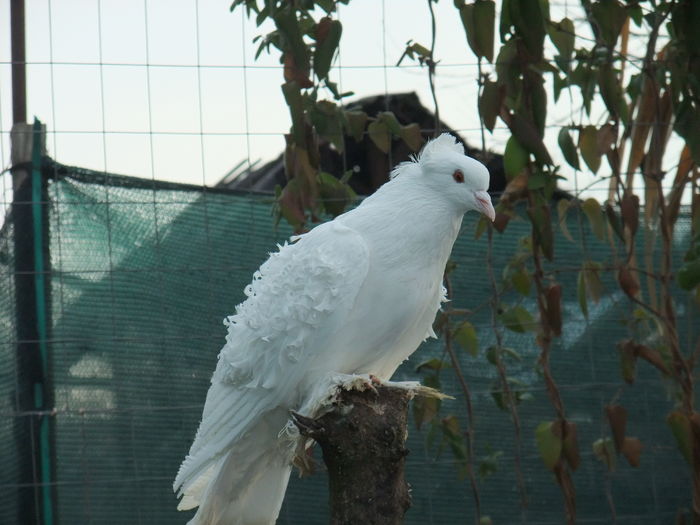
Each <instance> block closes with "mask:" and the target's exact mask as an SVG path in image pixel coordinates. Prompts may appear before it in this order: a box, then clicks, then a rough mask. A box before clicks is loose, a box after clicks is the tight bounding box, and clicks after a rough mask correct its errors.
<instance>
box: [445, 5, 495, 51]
mask: <svg viewBox="0 0 700 525" xmlns="http://www.w3.org/2000/svg"><path fill="white" fill-rule="evenodd" d="M455 6H456V7H457V8H458V9H459V16H460V18H461V19H462V25H463V26H464V32H465V34H466V36H467V42H468V43H469V47H470V48H471V50H472V51H473V52H474V54H475V55H476V56H477V58H485V59H486V60H488V61H489V62H493V26H494V20H495V17H496V5H495V3H494V2H493V1H491V0H478V1H477V2H475V3H473V4H465V3H464V2H463V1H462V2H459V1H457V2H455Z"/></svg>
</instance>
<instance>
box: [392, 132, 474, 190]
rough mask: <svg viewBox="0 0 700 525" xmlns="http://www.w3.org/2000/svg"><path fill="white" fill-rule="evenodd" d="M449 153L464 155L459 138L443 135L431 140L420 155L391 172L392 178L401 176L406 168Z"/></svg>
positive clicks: (414, 156) (447, 134)
mask: <svg viewBox="0 0 700 525" xmlns="http://www.w3.org/2000/svg"><path fill="white" fill-rule="evenodd" d="M447 152H451V153H458V154H459V155H464V146H463V145H462V144H461V143H460V142H458V141H457V138H456V137H454V136H453V135H450V134H449V133H443V134H442V135H440V136H439V137H437V138H434V139H432V140H429V141H428V142H427V144H426V145H425V146H423V149H422V150H421V152H420V153H419V154H418V155H411V156H410V159H411V160H407V161H405V162H402V163H400V164H398V165H397V166H396V167H395V168H394V169H393V170H391V174H390V177H391V178H392V179H393V178H394V177H396V176H397V175H400V174H401V173H402V172H403V171H404V170H405V169H406V168H408V167H410V166H413V165H416V164H423V162H425V161H426V160H428V159H430V158H431V157H432V156H434V155H439V154H440V153H447Z"/></svg>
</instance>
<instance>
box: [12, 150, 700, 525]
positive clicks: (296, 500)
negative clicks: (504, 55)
mask: <svg viewBox="0 0 700 525" xmlns="http://www.w3.org/2000/svg"><path fill="white" fill-rule="evenodd" d="M42 174H43V177H44V178H45V180H46V181H47V183H48V188H47V190H48V191H47V197H48V200H47V201H46V202H43V203H42V208H44V210H45V211H46V214H47V228H48V232H49V234H48V239H47V246H46V255H47V258H48V261H50V267H49V269H48V271H47V273H46V275H45V276H46V280H47V292H48V297H47V306H48V308H49V311H48V316H47V319H48V323H49V326H48V334H47V339H46V341H45V342H46V344H47V345H48V349H49V356H48V363H49V366H50V378H51V379H50V384H47V385H46V387H47V388H50V389H51V391H50V392H48V391H47V395H50V397H51V399H52V400H53V402H52V404H51V405H49V408H46V409H31V408H29V409H27V408H26V407H22V406H21V403H22V399H21V396H20V394H21V391H22V388H23V386H22V385H23V383H24V382H26V377H24V376H23V374H26V373H27V371H26V367H27V366H29V367H30V368H31V366H32V365H31V364H29V363H27V362H23V361H22V360H21V359H19V357H20V356H19V355H18V348H26V347H27V346H28V345H32V344H34V343H36V341H31V340H20V341H18V340H17V337H16V334H17V333H22V332H21V330H19V332H18V326H17V323H22V322H25V323H26V322H27V321H28V320H27V319H24V320H22V319H21V317H18V305H19V306H20V308H19V313H20V314H21V303H22V297H18V296H17V294H16V293H15V291H16V289H17V284H18V281H17V273H16V271H15V267H14V263H15V262H16V257H17V252H16V249H15V248H16V247H15V246H14V244H13V242H14V241H13V238H14V237H13V236H14V235H15V234H16V233H17V230H16V228H17V225H16V223H15V221H14V216H12V215H11V216H10V217H9V219H8V221H7V223H6V224H5V228H4V231H3V235H2V237H1V238H0V250H1V251H0V254H1V257H0V262H1V263H2V272H1V273H2V280H1V281H0V282H1V283H2V285H1V286H2V288H3V293H1V294H0V297H2V310H3V314H2V316H0V318H1V319H2V320H3V322H2V325H1V326H2V334H1V337H0V341H2V346H1V347H0V348H2V354H3V355H2V363H3V366H2V367H1V368H0V372H1V374H2V375H1V376H0V394H1V395H0V399H2V407H1V409H0V411H1V413H2V415H3V418H2V421H3V423H2V425H0V435H2V436H3V439H2V440H1V442H2V447H3V453H2V454H0V458H2V462H3V465H2V472H3V482H2V487H3V490H2V491H1V492H0V494H1V496H0V497H1V498H2V505H0V509H1V510H0V512H1V513H2V514H1V516H0V521H2V522H3V523H16V522H17V521H16V520H17V515H18V514H17V513H18V512H21V509H20V508H18V507H19V506H21V505H30V506H37V507H38V508H42V505H43V504H49V505H51V506H52V508H53V510H54V514H55V516H56V518H57V520H58V521H60V522H62V523H176V522H180V521H184V520H185V517H183V516H182V515H178V513H177V512H176V511H175V504H176V501H175V497H174V495H173V494H172V490H171V483H172V479H173V475H174V473H175V471H176V470H177V466H178V464H179V462H180V460H181V459H182V457H183V454H184V453H185V452H186V451H187V448H188V446H189V442H190V440H191V438H192V436H193V434H194V431H195V430H196V426H197V424H198V420H199V417H200V414H201V403H202V401H203V399H204V395H205V392H206V389H207V387H208V382H209V378H210V374H211V371H212V370H213V366H214V364H215V360H216V355H217V353H218V351H219V348H220V347H221V345H222V342H223V338H224V335H225V331H224V327H223V325H222V318H223V317H224V316H225V315H226V314H227V313H230V312H231V311H232V310H233V307H234V306H235V305H236V304H237V303H238V302H239V301H240V300H242V299H243V292H242V290H243V287H244V285H245V284H246V283H247V282H248V281H249V279H250V276H251V275H252V273H253V272H254V271H255V269H256V268H257V267H258V265H259V264H260V261H262V260H263V259H264V258H265V257H266V254H267V253H268V252H269V251H271V250H274V249H275V244H276V243H277V242H280V241H282V240H283V239H284V238H286V237H287V235H288V234H289V233H290V232H289V231H288V230H287V228H286V227H284V226H283V225H282V226H280V227H279V229H274V228H273V226H272V222H271V219H270V211H269V202H268V201H267V200H266V198H260V197H258V198H252V197H250V196H246V195H241V194H239V193H237V192H232V191H225V190H220V191H214V190H209V191H206V192H203V191H202V190H201V188H195V187H192V186H180V185H175V184H169V183H154V182H153V181H149V180H144V179H134V178H127V177H121V176H117V175H112V174H106V173H102V172H91V171H88V170H83V169H75V168H69V167H65V166H61V165H57V164H55V163H53V162H51V161H48V160H47V161H45V164H44V167H43V170H42ZM570 221H571V224H570V227H571V230H572V231H575V228H576V227H577V226H576V222H577V218H575V217H572V218H571V219H570ZM473 227H474V222H473V218H471V217H469V216H468V218H467V220H466V222H465V225H464V231H463V233H462V235H461V236H460V237H459V239H458V242H457V245H456V246H455V250H454V261H455V262H456V264H457V269H456V270H455V271H454V274H453V278H452V280H453V283H452V284H453V287H454V296H455V298H456V301H457V304H456V305H455V306H456V307H460V308H468V309H470V310H472V311H473V312H474V313H473V315H472V316H471V318H470V319H471V320H472V322H473V324H474V326H475V327H476V329H477V332H478V334H479V337H480V346H481V347H482V348H483V349H485V348H487V347H488V346H490V345H491V344H493V342H494V341H492V340H491V339H493V335H492V332H491V319H490V312H489V310H488V309H487V308H484V307H483V302H484V300H485V298H488V297H489V293H490V290H489V285H488V279H487V276H486V269H485V268H484V264H483V261H484V260H485V257H486V246H485V243H484V242H481V241H476V240H474V239H473V235H472V231H473ZM678 228H679V232H678V235H679V236H683V235H686V234H688V231H689V223H688V220H687V218H683V219H682V220H681V221H680V222H679V226H678ZM528 232H529V225H528V224H527V223H526V222H525V221H514V222H513V224H512V227H511V228H509V230H508V232H507V234H504V235H503V236H497V237H496V238H495V239H494V245H493V258H494V264H495V267H496V268H500V267H503V266H504V265H505V264H506V262H507V261H508V260H509V259H510V258H511V256H512V253H513V252H514V250H515V249H516V245H517V243H518V242H519V240H520V238H521V237H523V236H526V235H527V234H528ZM581 233H582V235H584V236H587V237H588V241H589V245H588V246H589V248H588V249H589V252H590V253H589V256H591V257H593V258H596V259H597V260H600V261H601V262H603V263H605V260H606V259H605V258H606V257H608V256H609V255H608V251H607V246H606V245H605V244H604V243H601V242H599V241H597V240H596V239H595V238H594V237H593V236H592V235H591V234H590V232H588V231H587V229H586V228H584V229H583V230H582V232H581ZM557 254H558V256H557V260H556V264H553V265H552V267H551V268H550V269H551V270H552V271H557V272H559V278H560V282H561V283H562V284H563V289H564V300H563V310H564V329H563V337H562V338H561V340H560V341H559V342H558V343H557V344H556V347H555V349H554V352H555V353H556V360H555V365H554V373H555V374H556V377H557V378H558V381H559V382H560V385H561V390H562V395H563V397H564V400H565V403H566V405H567V408H568V410H569V413H570V414H571V416H570V417H571V418H572V420H573V421H575V422H576V423H577V425H578V427H579V441H580V443H581V450H582V466H581V468H580V470H579V471H578V472H577V473H576V476H575V483H576V486H577V494H578V496H577V499H578V512H579V519H580V521H581V522H582V523H610V521H611V516H612V514H611V513H612V512H613V511H612V510H611V506H610V505H611V503H609V501H608V498H610V501H611V502H612V504H613V505H614V513H615V515H616V517H617V522H618V523H667V522H669V521H671V520H672V518H673V516H674V515H675V513H676V512H677V509H679V508H682V507H684V505H687V494H686V490H685V488H686V487H687V485H688V483H689V481H688V474H687V470H686V468H685V465H684V464H683V460H682V458H681V456H680V455H679V453H678V451H677V450H676V448H675V445H674V442H673V438H672V436H671V435H670V433H669V431H668V429H667V428H666V426H665V424H663V417H664V414H665V413H666V412H667V410H668V406H669V400H668V399H666V396H665V394H664V388H663V385H662V384H661V382H660V379H659V376H658V375H656V374H655V373H654V372H652V371H651V370H648V369H640V370H639V376H638V378H637V382H636V384H635V386H634V388H633V389H629V390H624V391H623V389H622V385H623V383H622V381H621V379H620V373H619V363H618V359H619V357H618V354H617V352H616V351H615V348H614V342H615V341H617V340H618V339H621V338H623V337H624V336H625V334H626V328H625V325H624V322H623V321H624V319H625V312H626V309H627V308H628V307H627V306H626V301H625V300H624V297H623V296H622V294H621V292H619V291H615V290H616V287H615V285H614V283H612V282H605V294H604V296H603V298H602V299H601V301H600V302H599V303H598V304H597V305H591V311H590V312H589V318H588V319H586V318H584V316H583V314H582V313H581V311H580V308H579V305H578V300H577V297H576V290H577V286H576V283H575V281H576V275H577V271H578V269H579V268H580V259H581V253H580V245H579V244H577V243H571V242H570V241H568V240H566V239H565V238H563V237H562V236H559V237H558V238H557ZM32 277H34V276H32ZM525 304H526V306H529V307H532V306H533V305H532V304H529V303H528V302H527V301H526V303H525ZM680 315H681V316H683V321H682V322H681V323H680V325H681V326H687V328H688V330H689V333H691V332H697V330H698V328H699V327H698V317H697V316H696V315H694V314H693V311H692V309H691V308H690V307H688V309H687V310H685V311H683V312H681V313H680ZM31 321H32V319H29V322H31ZM505 344H507V345H508V346H511V347H513V348H516V349H518V352H520V354H521V356H522V361H518V362H516V363H514V364H513V365H512V366H511V369H510V373H511V374H512V375H513V377H515V378H517V379H518V380H519V381H521V385H522V386H521V387H520V388H521V389H522V391H523V392H527V393H528V394H530V395H532V397H533V399H532V400H529V401H523V403H522V404H521V405H520V406H519V413H520V421H521V425H522V437H521V439H520V441H521V446H522V472H523V475H524V479H525V485H526V488H527V494H528V499H529V505H528V507H527V508H526V509H523V508H521V506H520V504H519V496H518V493H517V489H516V483H515V473H514V468H513V453H514V449H515V438H514V434H513V430H512V424H511V422H510V419H509V417H508V414H507V413H506V412H502V411H500V410H498V408H497V405H496V404H495V403H494V397H493V395H494V392H498V388H497V387H494V383H495V382H496V381H497V376H496V371H495V370H494V368H493V367H492V366H490V365H489V364H488V362H487V361H486V360H484V359H483V358H474V357H471V356H470V355H469V354H466V353H465V354H462V355H461V356H460V361H461V365H462V368H463V369H464V371H465V373H466V375H467V379H468V382H469V384H470V387H471V389H472V393H473V400H474V406H475V418H474V422H473V424H474V429H475V430H474V432H475V436H474V437H475V443H476V449H475V456H476V459H477V464H480V465H481V464H483V465H485V466H484V467H483V469H484V471H483V474H484V476H485V477H484V478H483V479H481V480H480V483H481V504H482V508H483V512H484V513H488V514H489V515H490V516H491V517H492V518H493V520H494V522H495V523H516V522H526V523H542V524H544V523H559V522H561V520H562V510H561V505H560V498H561V496H560V494H559V491H558V488H557V486H556V484H555V483H554V482H553V480H552V479H551V473H550V472H549V471H548V470H546V469H545V468H544V466H543V465H542V462H541V459H540V457H539V453H538V451H537V448H536V445H535V440H534V434H533V432H534V427H535V426H536V425H537V424H538V423H539V422H540V421H542V420H546V419H547V418H548V417H550V416H549V414H550V413H551V406H550V405H549V401H548V399H547V394H546V392H545V388H544V385H543V384H542V381H541V378H540V377H538V375H537V373H536V371H535V366H534V361H535V360H536V357H537V351H536V350H535V348H534V343H533V337H532V335H531V334H529V333H523V334H518V333H509V334H508V335H507V336H506V341H505ZM18 345H19V347H18ZM443 352H444V349H443V347H442V345H441V344H440V343H439V342H428V343H427V344H425V345H424V346H423V347H421V349H420V350H419V351H418V352H417V353H416V354H415V355H414V356H413V357H412V358H411V360H410V361H409V362H407V363H405V364H404V365H403V366H402V367H401V369H400V370H399V372H398V373H397V377H398V378H400V379H409V378H410V379H415V378H416V376H417V375H418V373H417V372H416V370H415V369H416V366H417V365H418V364H419V363H421V362H424V361H426V360H428V359H430V358H432V357H439V356H441V355H442V353H443ZM443 389H444V390H445V391H446V392H447V393H450V394H454V395H458V392H459V389H458V386H457V384H456V382H455V380H454V379H450V375H447V374H446V375H445V376H444V384H443ZM618 396H622V397H623V398H624V399H623V400H624V402H625V405H626V406H628V409H629V422H628V433H629V434H631V435H635V436H638V437H639V438H640V439H641V441H642V442H643V443H644V454H643V455H642V460H641V465H640V466H639V467H638V468H636V469H634V468H632V467H630V466H629V465H627V464H626V463H625V462H624V461H623V459H622V458H620V459H619V460H618V465H617V468H616V470H615V471H614V472H612V473H609V474H608V473H606V472H605V470H606V469H605V468H604V466H603V464H602V463H600V461H598V460H597V459H596V458H595V456H594V453H593V450H592V448H591V444H592V443H593V442H594V441H595V440H596V439H598V438H600V437H601V436H603V435H605V430H604V422H603V418H604V416H603V406H604V405H605V404H606V403H608V402H609V401H610V400H611V399H614V398H615V397H618ZM462 403H463V400H462V399H460V398H459V397H458V399H456V400H454V401H450V402H447V403H446V405H445V407H444V410H445V411H447V412H449V411H452V412H454V413H456V414H463V413H464V409H463V408H462ZM460 419H461V420H462V421H463V420H464V418H463V417H462V416H461V415H460ZM30 422H31V424H29V423H30ZM42 422H47V424H48V425H49V428H50V431H49V432H50V433H49V435H50V439H49V441H48V442H47V443H46V449H42V448H41V442H40V441H39V440H37V439H36V437H35V436H32V435H30V432H38V431H39V429H40V427H41V424H42ZM430 441H431V439H430V438H429V436H428V435H427V430H425V429H423V430H421V431H418V430H416V429H414V428H412V429H411V433H410V437H409V448H410V449H411V455H410V458H409V461H408V474H407V475H408V480H409V482H410V483H411V485H412V494H413V508H412V509H411V510H410V512H409V513H408V515H407V523H431V524H445V523H457V522H461V521H464V520H465V519H467V518H465V516H470V515H471V514H472V512H473V504H472V502H471V496H470V493H469V489H468V485H467V482H466V481H465V480H464V479H463V477H462V475H461V474H460V463H459V461H458V459H456V458H455V457H453V456H452V454H451V453H450V452H449V450H446V449H445V447H444V445H440V444H439V439H438V440H437V442H435V441H436V440H435V438H433V443H432V444H431V443H430ZM27 446H32V447H36V449H35V450H25V451H24V452H25V453H31V454H30V455H29V456H28V457H33V458H35V459H36V461H48V462H50V463H51V465H52V467H51V472H52V477H51V478H50V479H49V480H42V479H40V478H37V477H36V476H37V475H38V472H39V470H40V469H38V468H37V466H36V465H33V467H32V466H31V465H30V471H29V473H27V472H23V470H22V469H25V468H27V465H26V464H25V463H23V461H24V460H23V457H24V456H23V450H22V449H23V447H27ZM494 458H495V459H494ZM487 465H491V467H488V466H487ZM320 470H321V472H319V473H317V474H316V475H314V476H312V477H311V478H308V479H294V480H293V481H292V483H291V486H290V489H289V492H288V496H287V499H286V502H285V506H284V508H283V510H282V513H281V516H280V523H289V524H294V523H325V522H326V520H327V509H326V507H325V476H324V474H323V472H322V468H321V469H320ZM492 471H493V472H492ZM21 480H24V481H21ZM45 483H48V484H49V487H50V491H49V493H48V494H49V495H48V496H47V497H48V498H49V500H48V501H45V502H43V503H42V499H41V498H42V491H41V490H38V491H36V492H35V490H34V489H36V488H42V487H45V485H44V484H45ZM40 514H41V513H40Z"/></svg>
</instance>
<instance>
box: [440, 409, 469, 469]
mask: <svg viewBox="0 0 700 525" xmlns="http://www.w3.org/2000/svg"><path fill="white" fill-rule="evenodd" d="M441 429H442V437H443V439H444V440H445V441H446V442H447V444H448V445H449V446H450V450H451V451H452V455H453V456H454V457H455V459H456V460H457V463H458V465H459V467H460V468H459V475H460V477H462V478H464V477H465V476H466V473H467V458H468V457H469V454H468V452H467V446H466V443H465V441H464V435H463V434H462V431H461V429H460V427H459V420H458V419H457V417H456V416H448V417H446V418H444V419H443V420H442V425H441Z"/></svg>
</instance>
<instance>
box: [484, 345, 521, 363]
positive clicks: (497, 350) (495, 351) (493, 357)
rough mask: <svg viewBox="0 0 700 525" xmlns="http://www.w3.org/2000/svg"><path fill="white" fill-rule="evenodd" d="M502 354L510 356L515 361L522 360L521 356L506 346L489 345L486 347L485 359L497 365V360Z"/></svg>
mask: <svg viewBox="0 0 700 525" xmlns="http://www.w3.org/2000/svg"><path fill="white" fill-rule="evenodd" d="M504 356H508V357H512V358H513V359H515V360H516V361H522V360H523V358H522V356H521V355H520V354H519V353H518V352H516V351H515V350H513V349H512V348H509V347H507V346H497V345H491V346H489V347H488V348H487V349H486V360H487V361H488V362H489V363H491V364H492V365H493V366H498V360H499V359H501V358H503V357H504Z"/></svg>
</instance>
